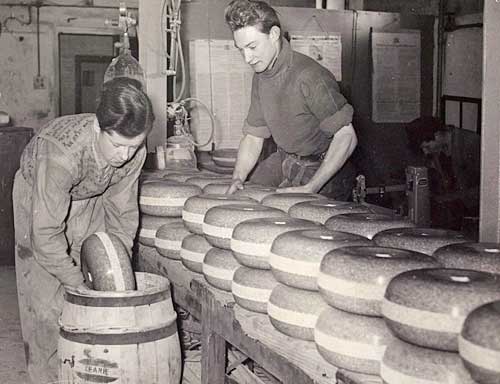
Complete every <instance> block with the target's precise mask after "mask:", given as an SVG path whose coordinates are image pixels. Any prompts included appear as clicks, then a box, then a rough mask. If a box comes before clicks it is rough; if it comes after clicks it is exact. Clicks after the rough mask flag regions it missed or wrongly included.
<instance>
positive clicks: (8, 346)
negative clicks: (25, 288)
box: [0, 266, 29, 384]
mask: <svg viewBox="0 0 500 384" xmlns="http://www.w3.org/2000/svg"><path fill="white" fill-rule="evenodd" d="M0 383H5V384H29V379H28V374H27V372H26V363H25V360H24V349H23V342H22V339H21V325H20V324H19V312H18V307H17V291H16V273H15V270H14V267H3V266H2V267H0Z"/></svg>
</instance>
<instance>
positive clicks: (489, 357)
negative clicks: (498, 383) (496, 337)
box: [458, 335, 500, 375]
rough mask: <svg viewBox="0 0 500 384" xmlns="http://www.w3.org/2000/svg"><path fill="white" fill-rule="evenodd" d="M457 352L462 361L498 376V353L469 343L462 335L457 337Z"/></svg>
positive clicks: (499, 358) (499, 364)
mask: <svg viewBox="0 0 500 384" xmlns="http://www.w3.org/2000/svg"><path fill="white" fill-rule="evenodd" d="M458 351H459V352H460V356H461V357H462V359H464V360H466V361H468V362H469V363H471V364H474V365H476V366H478V367H480V368H484V369H487V370H489V371H493V372H496V373H498V374H499V375H500V351H495V350H492V349H488V348H485V347H482V346H480V345H477V344H474V343H471V342H470V341H469V340H467V339H464V338H463V337H462V335H459V336H458Z"/></svg>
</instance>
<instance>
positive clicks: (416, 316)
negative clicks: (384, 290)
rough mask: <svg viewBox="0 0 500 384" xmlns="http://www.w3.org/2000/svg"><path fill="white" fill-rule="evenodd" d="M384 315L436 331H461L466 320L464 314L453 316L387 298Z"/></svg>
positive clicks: (383, 303) (403, 322)
mask: <svg viewBox="0 0 500 384" xmlns="http://www.w3.org/2000/svg"><path fill="white" fill-rule="evenodd" d="M382 315H383V316H384V317H386V318H387V319H389V320H392V321H396V322H398V323H401V324H406V325H409V326H412V327H414V328H420V329H426V330H429V331H434V332H448V333H460V331H461V330H462V325H463V323H464V321H465V316H462V315H456V316H453V315H451V314H447V313H437V312H431V311H425V310H422V309H416V308H411V307H406V306H404V305H400V304H396V303H394V302H392V301H389V300H387V299H385V298H384V299H383V300H382Z"/></svg>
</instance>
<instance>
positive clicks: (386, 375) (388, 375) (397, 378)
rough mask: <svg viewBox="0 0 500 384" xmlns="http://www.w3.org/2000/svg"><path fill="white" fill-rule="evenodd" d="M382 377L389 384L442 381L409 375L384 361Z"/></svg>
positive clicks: (381, 366)
mask: <svg viewBox="0 0 500 384" xmlns="http://www.w3.org/2000/svg"><path fill="white" fill-rule="evenodd" d="M380 377H381V378H382V379H383V380H384V383H387V384H403V383H404V384H439V383H441V381H438V380H427V379H422V378H420V377H414V376H410V375H407V374H406V373H403V372H399V371H396V370H395V369H393V368H391V367H389V366H388V365H386V364H384V362H383V361H382V363H381V364H380Z"/></svg>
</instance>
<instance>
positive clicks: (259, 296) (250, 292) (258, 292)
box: [231, 280, 272, 303]
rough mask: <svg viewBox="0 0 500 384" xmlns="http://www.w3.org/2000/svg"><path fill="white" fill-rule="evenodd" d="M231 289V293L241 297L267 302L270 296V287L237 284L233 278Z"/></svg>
mask: <svg viewBox="0 0 500 384" xmlns="http://www.w3.org/2000/svg"><path fill="white" fill-rule="evenodd" d="M231 291H232V292H233V295H235V296H238V297H241V298H242V299H247V300H252V301H258V302H261V303H267V302H268V301H269V297H270V296H271V292H272V289H263V288H254V287H248V286H246V285H241V284H238V283H237V282H235V281H234V280H233V283H232V285H231Z"/></svg>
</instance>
